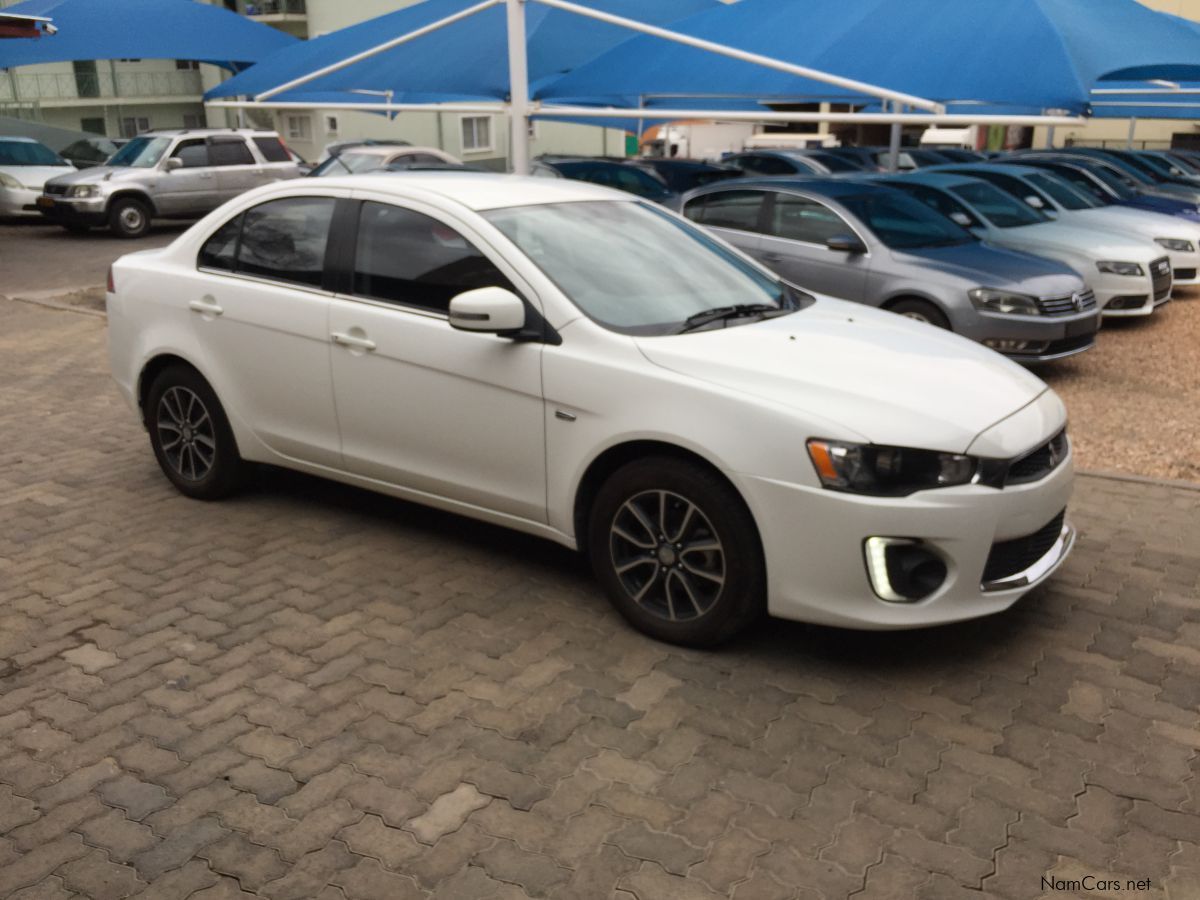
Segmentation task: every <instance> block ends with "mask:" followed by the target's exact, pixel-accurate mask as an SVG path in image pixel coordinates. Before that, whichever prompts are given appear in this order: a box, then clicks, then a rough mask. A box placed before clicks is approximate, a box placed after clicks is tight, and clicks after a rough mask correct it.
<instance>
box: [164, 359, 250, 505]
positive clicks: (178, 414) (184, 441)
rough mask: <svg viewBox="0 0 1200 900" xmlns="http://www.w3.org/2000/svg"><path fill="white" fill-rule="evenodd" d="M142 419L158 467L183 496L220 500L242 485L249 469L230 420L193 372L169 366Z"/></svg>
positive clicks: (198, 374)
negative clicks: (144, 419) (144, 420)
mask: <svg viewBox="0 0 1200 900" xmlns="http://www.w3.org/2000/svg"><path fill="white" fill-rule="evenodd" d="M145 416H146V428H147V430H148V431H149V432H150V446H151V447H153V448H154V456H155V458H156V459H157V460H158V465H159V466H160V467H161V468H162V470H163V474H164V475H166V476H167V479H168V480H169V481H170V482H171V483H172V484H173V485H175V487H176V488H177V489H178V490H179V492H180V493H181V494H185V495H186V496H188V497H192V498H194V499H196V500H219V499H221V498H222V497H227V496H229V495H230V494H232V493H233V492H234V491H236V490H237V489H238V488H240V487H241V486H242V485H243V484H244V483H245V479H246V474H247V471H248V466H247V464H246V462H245V461H244V460H243V459H242V457H241V455H240V454H239V453H238V448H237V442H236V441H235V440H234V438H233V430H232V429H231V428H230V427H229V419H228V418H226V416H225V410H224V409H223V408H222V407H221V402H220V401H219V400H218V399H217V395H216V394H215V393H214V392H213V389H212V388H211V387H209V384H208V382H207V381H205V380H204V378H203V377H201V375H200V373H199V372H197V371H196V370H195V369H192V368H190V367H188V366H184V365H173V366H169V367H167V368H166V369H163V371H161V372H159V373H158V375H157V376H156V377H155V379H154V382H153V383H152V384H151V385H150V390H149V391H148V392H147V394H146V408H145Z"/></svg>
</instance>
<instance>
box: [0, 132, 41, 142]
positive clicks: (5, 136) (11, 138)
mask: <svg viewBox="0 0 1200 900" xmlns="http://www.w3.org/2000/svg"><path fill="white" fill-rule="evenodd" d="M0 141H12V142H14V143H21V144H40V143H41V141H38V140H36V139H34V138H31V137H23V136H21V135H19V134H12V135H9V134H0Z"/></svg>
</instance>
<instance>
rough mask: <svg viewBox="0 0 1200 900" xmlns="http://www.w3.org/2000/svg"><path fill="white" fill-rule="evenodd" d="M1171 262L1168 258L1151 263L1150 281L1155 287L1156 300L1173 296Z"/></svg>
mask: <svg viewBox="0 0 1200 900" xmlns="http://www.w3.org/2000/svg"><path fill="white" fill-rule="evenodd" d="M1172 280H1173V279H1172V277H1171V261H1170V260H1169V259H1167V257H1165V256H1164V257H1162V258H1161V259H1156V260H1154V262H1152V263H1150V281H1151V284H1152V285H1153V286H1154V299H1155V300H1159V299H1161V298H1163V297H1169V296H1170V295H1171V282H1172Z"/></svg>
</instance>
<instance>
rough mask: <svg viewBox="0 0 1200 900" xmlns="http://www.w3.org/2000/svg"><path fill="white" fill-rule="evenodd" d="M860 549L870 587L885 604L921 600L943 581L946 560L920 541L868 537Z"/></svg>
mask: <svg viewBox="0 0 1200 900" xmlns="http://www.w3.org/2000/svg"><path fill="white" fill-rule="evenodd" d="M863 550H864V555H865V556H866V562H867V575H868V577H869V578H870V579H871V588H872V589H873V590H874V591H875V593H876V595H878V597H879V599H881V600H887V601H888V602H889V603H916V602H917V601H918V600H924V599H925V598H926V597H928V596H929V595H930V594H932V593H933V592H934V591H936V590H937V589H938V588H940V587H941V586H942V585H943V584H944V583H945V581H946V574H947V573H946V563H945V562H944V561H943V560H942V558H941V557H940V556H938V555H937V554H935V553H934V552H932V551H931V550H929V549H927V548H926V547H925V546H924V545H923V544H922V543H921V542H920V541H916V540H913V539H911V538H889V537H872V538H867V540H866V542H865V544H864V547H863Z"/></svg>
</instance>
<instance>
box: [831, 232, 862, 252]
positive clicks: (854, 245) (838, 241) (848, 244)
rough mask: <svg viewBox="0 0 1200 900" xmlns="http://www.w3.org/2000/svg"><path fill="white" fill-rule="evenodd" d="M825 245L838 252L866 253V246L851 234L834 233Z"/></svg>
mask: <svg viewBox="0 0 1200 900" xmlns="http://www.w3.org/2000/svg"><path fill="white" fill-rule="evenodd" d="M825 246H826V247H828V248H829V249H830V250H836V251H837V252H838V253H866V252H867V246H866V244H864V243H863V242H862V241H860V240H859V239H858V238H857V237H855V236H854V235H852V234H835V235H834V236H833V237H831V238H830V239H829V240H827V241H826V242H825Z"/></svg>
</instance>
